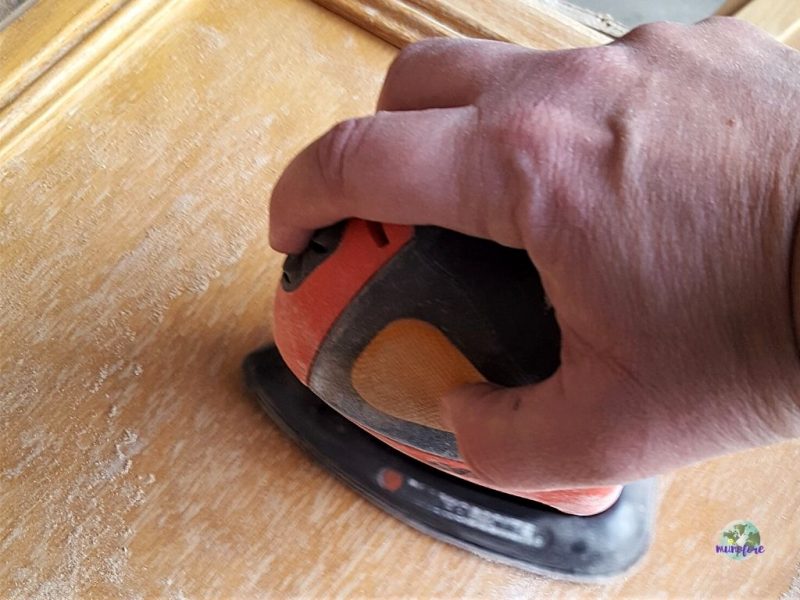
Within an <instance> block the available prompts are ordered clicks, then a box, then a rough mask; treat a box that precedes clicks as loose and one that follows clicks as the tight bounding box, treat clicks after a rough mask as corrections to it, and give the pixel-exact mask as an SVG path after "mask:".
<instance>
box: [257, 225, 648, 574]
mask: <svg viewBox="0 0 800 600" xmlns="http://www.w3.org/2000/svg"><path fill="white" fill-rule="evenodd" d="M274 333H275V343H276V346H270V347H267V348H264V349H261V350H259V351H257V352H255V353H253V354H251V355H250V356H249V357H248V358H247V359H246V361H245V373H246V377H247V381H248V384H249V385H250V387H251V388H252V389H253V390H255V392H256V394H257V397H258V400H259V402H260V404H261V405H262V407H263V408H264V409H265V410H266V411H267V413H268V414H269V415H270V416H271V417H272V419H273V420H274V421H275V422H276V423H277V424H278V425H279V426H280V427H281V428H282V429H283V430H284V431H285V432H286V433H287V434H289V435H290V436H291V437H292V438H294V439H295V440H296V441H297V442H298V443H299V444H300V445H301V446H303V447H304V448H305V449H307V450H308V451H309V452H310V453H311V454H312V455H313V456H314V457H315V458H316V459H317V460H318V461H319V462H321V463H322V464H323V465H324V466H325V467H327V468H328V469H329V470H331V471H332V472H333V473H335V474H336V475H338V476H339V477H340V478H342V479H343V480H344V481H345V482H347V483H348V484H350V485H351V486H352V487H353V488H355V489H356V490H358V491H359V492H361V493H362V494H363V495H364V496H366V497H367V498H368V499H369V500H371V501H372V502H374V503H375V504H377V505H378V506H380V507H381V508H383V509H385V510H386V511H387V512H389V513H390V514H392V515H394V516H396V517H397V518H399V519H401V520H403V521H405V522H406V523H408V524H410V525H412V526H413V527H416V528H417V529H420V530H422V531H424V532H426V533H429V534H431V535H433V536H434V537H437V538H439V539H442V540H445V541H447V542H450V543H452V544H455V545H457V546H460V547H463V548H466V549H468V550H471V551H473V552H476V553H478V554H481V555H484V556H486V557H488V558H490V559H493V560H498V561H501V562H505V563H508V564H512V565H515V566H518V567H521V568H524V569H527V570H530V571H535V572H542V573H547V574H550V575H556V576H561V577H565V578H571V579H584V580H585V579H590V580H596V579H602V578H604V577H610V576H613V575H615V574H618V573H620V572H622V571H624V570H625V569H627V568H628V567H630V566H631V565H633V564H634V563H635V562H636V561H637V559H638V558H639V557H640V556H642V555H643V554H644V552H645V550H646V548H647V545H648V543H649V537H650V525H651V521H652V518H653V513H654V505H655V493H654V483H653V482H652V481H650V480H648V481H640V482H635V483H632V484H629V485H626V486H625V487H624V488H621V487H619V486H612V487H599V488H587V489H575V490H554V491H539V492H526V491H524V490H508V489H494V488H492V487H491V486H489V485H488V484H487V483H486V482H483V481H481V479H480V477H479V476H477V475H476V474H475V473H473V472H471V471H470V469H469V466H468V465H467V464H466V463H465V462H464V461H463V460H462V457H461V456H460V455H459V451H458V445H457V443H456V439H455V436H454V435H453V433H452V432H450V431H448V429H447V427H446V426H445V425H444V424H443V423H442V421H441V418H440V414H439V402H440V399H441V397H442V396H443V395H444V394H445V393H446V392H447V391H449V390H451V389H453V388H455V387H457V386H459V385H462V384H465V383H474V382H479V381H490V382H493V383H496V384H500V385H505V386H519V385H526V384H531V383H535V382H537V381H541V380H542V379H545V378H547V377H548V376H550V375H551V374H553V373H554V372H555V370H556V369H557V368H558V365H559V348H560V333H559V329H558V325H557V322H556V319H555V315H554V312H553V309H552V307H550V306H549V304H548V302H547V299H546V297H545V294H544V290H543V289H542V285H541V282H540V280H539V276H538V273H537V271H536V269H535V268H534V266H533V264H532V263H531V261H530V260H529V258H528V255H527V254H526V253H525V252H524V251H522V250H515V249H510V248H506V247H503V246H500V245H499V244H496V243H494V242H490V241H487V240H482V239H478V238H474V237H470V236H466V235H462V234H459V233H456V232H453V231H449V230H446V229H441V228H438V227H428V226H425V227H419V226H418V227H411V226H401V225H384V224H380V223H374V222H367V221H362V220H356V219H353V220H349V221H345V222H342V223H339V224H337V225H334V226H332V227H329V228H326V229H322V230H319V231H317V232H316V234H315V235H314V236H313V238H312V240H311V242H310V244H309V246H308V247H307V248H306V250H305V251H304V252H303V253H302V254H299V255H291V256H289V257H288V258H287V259H286V262H285V264H284V268H283V277H282V280H281V282H280V286H279V289H278V292H277V296H276V298H275V323H274Z"/></svg>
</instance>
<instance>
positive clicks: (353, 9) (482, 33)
mask: <svg viewBox="0 0 800 600" xmlns="http://www.w3.org/2000/svg"><path fill="white" fill-rule="evenodd" d="M314 1H315V2H317V3H318V4H320V5H322V6H324V7H326V8H328V9H330V10H331V11H333V12H335V13H336V14H338V15H340V16H342V17H344V18H346V19H348V20H349V21H351V22H353V23H355V24H357V25H358V26H359V27H362V28H364V29H366V30H367V31H370V32H372V33H374V34H375V35H377V36H378V37H380V38H381V39H383V40H385V41H387V42H389V43H390V44H392V45H393V46H397V47H398V48H402V47H403V46H405V45H406V44H408V43H410V42H413V41H415V40H418V39H422V38H427V37H442V36H449V37H478V38H484V39H491V40H500V41H514V42H519V43H525V44H526V45H529V46H531V47H534V48H542V49H550V48H563V47H575V46H591V45H597V44H602V43H604V42H607V41H609V39H610V38H609V37H608V36H606V35H604V34H602V33H600V32H598V31H595V30H593V29H591V28H589V27H586V26H585V25H582V24H580V23H578V22H577V21H575V20H574V19H571V18H569V17H567V16H566V15H564V14H563V13H562V12H561V11H560V10H558V9H557V8H553V7H552V6H548V5H547V4H544V3H540V2H537V1H535V0H534V1H527V0H493V1H492V2H486V1H485V0H314Z"/></svg>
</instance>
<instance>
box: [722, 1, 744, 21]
mask: <svg viewBox="0 0 800 600" xmlns="http://www.w3.org/2000/svg"><path fill="white" fill-rule="evenodd" d="M751 1H752V0H725V2H724V3H723V4H722V6H720V7H719V8H718V9H717V14H718V15H721V16H725V17H729V16H731V15H734V14H735V13H737V12H739V11H740V10H741V9H742V7H743V6H744V5H745V4H747V3H748V2H751Z"/></svg>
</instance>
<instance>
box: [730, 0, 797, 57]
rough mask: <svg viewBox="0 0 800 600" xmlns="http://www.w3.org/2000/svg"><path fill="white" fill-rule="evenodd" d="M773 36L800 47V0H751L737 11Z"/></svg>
mask: <svg viewBox="0 0 800 600" xmlns="http://www.w3.org/2000/svg"><path fill="white" fill-rule="evenodd" d="M736 18H737V19H742V20H744V21H748V22H750V23H753V24H754V25H757V26H758V27H760V28H761V29H763V30H764V31H766V32H767V33H769V34H770V35H771V36H772V37H774V38H776V39H778V40H780V41H782V42H783V43H785V44H787V45H789V46H792V47H794V48H800V0H751V1H750V2H748V3H747V4H746V5H745V6H744V7H743V8H742V9H741V10H739V11H738V12H737V13H736Z"/></svg>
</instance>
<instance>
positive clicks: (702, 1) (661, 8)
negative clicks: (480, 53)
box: [0, 0, 724, 29]
mask: <svg viewBox="0 0 800 600" xmlns="http://www.w3.org/2000/svg"><path fill="white" fill-rule="evenodd" d="M35 1H36V0H0V29H2V27H3V26H4V25H7V24H8V23H9V22H10V21H11V20H13V19H14V17H16V16H17V15H19V14H21V13H22V12H23V11H24V10H25V8H26V7H27V6H30V5H31V4H33V3H34V2H35ZM63 1H64V2H67V1H69V0H63ZM488 1H491V0H488ZM572 4H575V5H577V6H580V7H582V8H587V9H589V10H593V11H595V12H598V13H603V14H608V15H611V16H612V17H613V18H614V19H616V20H617V21H619V22H620V23H621V24H622V25H625V26H626V27H634V26H636V25H640V24H642V23H649V22H651V21H680V22H683V23H693V22H695V21H699V20H701V19H704V18H706V17H708V16H709V15H712V14H714V13H715V12H716V11H717V10H718V9H719V7H720V6H722V4H724V1H723V0H668V1H663V2H653V1H652V0H573V1H572Z"/></svg>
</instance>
